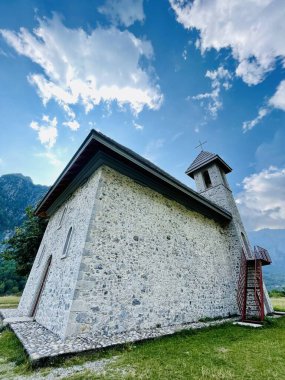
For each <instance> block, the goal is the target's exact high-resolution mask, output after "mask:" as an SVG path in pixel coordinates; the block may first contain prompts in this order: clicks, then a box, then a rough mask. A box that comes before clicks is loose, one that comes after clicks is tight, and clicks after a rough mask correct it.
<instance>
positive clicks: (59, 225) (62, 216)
mask: <svg viewBox="0 0 285 380" xmlns="http://www.w3.org/2000/svg"><path fill="white" fill-rule="evenodd" d="M66 210H67V207H64V210H63V211H62V214H61V217H60V220H59V224H58V228H60V227H61V226H62V222H63V219H64V216H65V214H66Z"/></svg>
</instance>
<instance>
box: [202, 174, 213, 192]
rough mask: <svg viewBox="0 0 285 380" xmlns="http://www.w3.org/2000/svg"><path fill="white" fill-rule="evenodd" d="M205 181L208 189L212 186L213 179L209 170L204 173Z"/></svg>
mask: <svg viewBox="0 0 285 380" xmlns="http://www.w3.org/2000/svg"><path fill="white" fill-rule="evenodd" d="M203 179H204V182H205V186H206V188H207V189H208V188H209V187H211V186H212V182H211V178H210V175H209V172H208V170H205V171H204V172H203Z"/></svg>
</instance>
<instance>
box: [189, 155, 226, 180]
mask: <svg viewBox="0 0 285 380" xmlns="http://www.w3.org/2000/svg"><path fill="white" fill-rule="evenodd" d="M213 161H217V162H218V163H219V165H220V166H221V167H222V168H223V169H224V172H225V173H226V174H227V173H230V172H231V171H232V169H231V167H230V166H229V165H228V164H226V163H225V161H224V160H223V159H222V158H221V157H220V156H219V155H218V154H214V153H210V152H206V151H204V150H202V152H200V153H199V154H198V156H197V157H196V158H195V160H194V161H193V162H192V164H191V165H190V166H189V168H188V169H187V170H186V172H185V173H186V174H187V175H189V176H190V177H191V178H194V172H196V171H197V170H199V169H201V168H202V167H204V166H208V165H209V164H210V163H212V162H213Z"/></svg>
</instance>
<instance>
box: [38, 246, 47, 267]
mask: <svg viewBox="0 0 285 380" xmlns="http://www.w3.org/2000/svg"><path fill="white" fill-rule="evenodd" d="M45 250H46V246H45V245H44V246H43V248H42V250H41V253H40V255H39V259H38V262H37V267H38V266H39V265H40V263H41V261H42V259H43V257H44V253H45Z"/></svg>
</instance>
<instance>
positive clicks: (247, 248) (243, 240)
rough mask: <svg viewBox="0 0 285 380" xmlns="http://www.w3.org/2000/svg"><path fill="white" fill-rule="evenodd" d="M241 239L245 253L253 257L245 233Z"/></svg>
mask: <svg viewBox="0 0 285 380" xmlns="http://www.w3.org/2000/svg"><path fill="white" fill-rule="evenodd" d="M241 238H242V243H243V248H244V250H245V253H246V254H248V255H249V256H251V251H250V247H249V245H248V242H247V240H246V238H245V235H244V233H243V232H241Z"/></svg>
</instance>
